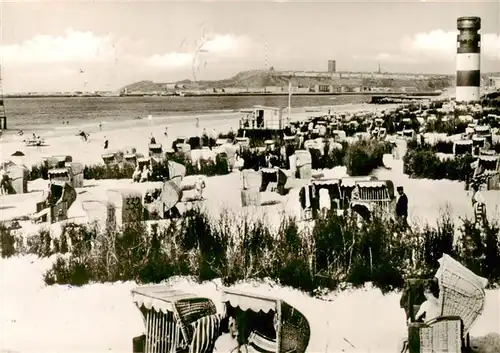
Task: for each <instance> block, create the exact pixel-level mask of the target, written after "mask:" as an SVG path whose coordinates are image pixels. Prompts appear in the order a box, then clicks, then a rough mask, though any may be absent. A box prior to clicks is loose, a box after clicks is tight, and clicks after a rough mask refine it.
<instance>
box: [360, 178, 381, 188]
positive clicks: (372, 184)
mask: <svg viewBox="0 0 500 353" xmlns="http://www.w3.org/2000/svg"><path fill="white" fill-rule="evenodd" d="M356 184H357V185H358V186H359V187H360V188H367V189H379V188H386V187H387V184H386V182H385V181H384V180H359V181H358V182H357V183H356Z"/></svg>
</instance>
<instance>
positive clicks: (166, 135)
mask: <svg viewBox="0 0 500 353" xmlns="http://www.w3.org/2000/svg"><path fill="white" fill-rule="evenodd" d="M163 134H164V135H165V138H168V126H165V132H164V133H163Z"/></svg>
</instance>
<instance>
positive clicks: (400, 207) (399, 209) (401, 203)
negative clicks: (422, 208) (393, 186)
mask: <svg viewBox="0 0 500 353" xmlns="http://www.w3.org/2000/svg"><path fill="white" fill-rule="evenodd" d="M397 191H398V194H399V198H398V201H397V203H396V219H397V220H398V222H399V223H400V224H401V225H402V226H403V228H404V229H406V227H407V226H408V197H407V196H406V194H405V192H404V189H403V187H402V186H398V187H397Z"/></svg>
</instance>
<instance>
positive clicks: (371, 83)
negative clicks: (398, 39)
mask: <svg viewBox="0 0 500 353" xmlns="http://www.w3.org/2000/svg"><path fill="white" fill-rule="evenodd" d="M312 75H314V74H312ZM341 75H342V77H335V78H332V77H328V75H327V73H318V77H312V76H311V77H298V76H297V75H296V76H291V75H284V74H282V73H279V72H275V71H273V70H268V71H264V70H251V71H243V72H240V73H238V74H236V75H235V76H233V77H231V78H228V79H224V80H217V81H197V82H193V81H191V80H183V81H178V82H174V83H160V82H153V81H140V82H136V83H132V84H130V85H127V86H125V87H123V88H122V91H124V90H127V91H128V92H134V91H135V92H144V93H148V92H161V91H163V92H165V91H167V92H174V91H182V90H211V89H214V88H215V89H222V88H252V89H256V88H257V89H259V88H264V87H284V89H285V91H286V90H287V89H288V82H289V81H291V82H292V85H293V86H294V87H314V86H315V85H332V86H345V87H387V88H392V89H398V88H402V87H414V88H415V89H416V90H417V91H434V90H442V89H444V88H447V87H450V86H453V85H454V80H455V78H454V76H453V75H448V76H447V75H435V76H430V75H426V76H421V77H420V78H419V79H415V78H414V77H415V76H417V75H405V74H377V73H373V74H371V73H342V74H341ZM337 76H339V75H338V74H337ZM345 76H351V77H345ZM353 76H354V77H353ZM381 76H382V77H381ZM407 77H411V78H407Z"/></svg>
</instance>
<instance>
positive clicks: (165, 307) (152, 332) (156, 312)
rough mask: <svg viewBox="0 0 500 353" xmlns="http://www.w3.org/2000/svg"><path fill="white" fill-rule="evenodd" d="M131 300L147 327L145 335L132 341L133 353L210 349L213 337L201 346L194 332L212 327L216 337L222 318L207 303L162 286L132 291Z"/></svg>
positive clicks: (204, 299)
mask: <svg viewBox="0 0 500 353" xmlns="http://www.w3.org/2000/svg"><path fill="white" fill-rule="evenodd" d="M132 296H133V301H134V303H135V304H136V305H137V307H138V308H139V310H140V311H141V314H142V316H143V320H144V325H145V327H146V333H145V334H144V335H142V336H139V337H135V338H134V339H133V342H134V352H137V353H138V352H144V353H164V352H168V353H181V352H190V353H191V352H192V353H200V352H205V351H209V350H207V349H210V347H212V346H213V343H214V342H215V334H213V335H212V336H213V337H209V339H210V340H211V341H213V342H208V343H207V342H201V340H200V335H199V334H197V330H200V332H201V331H203V328H204V327H206V326H203V327H202V325H211V326H210V327H213V332H214V333H217V334H218V325H219V324H220V319H221V318H220V316H218V315H217V312H216V307H215V305H214V303H213V302H212V301H211V300H210V299H208V298H202V297H198V296H196V295H193V294H189V293H184V292H182V291H177V290H173V289H172V288H170V287H168V286H165V285H153V286H144V287H139V288H136V289H133V290H132ZM206 317H208V319H206V320H201V321H200V319H203V318H206ZM193 345H194V346H195V347H194V350H193Z"/></svg>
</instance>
